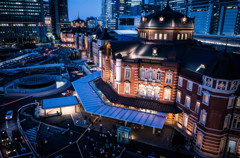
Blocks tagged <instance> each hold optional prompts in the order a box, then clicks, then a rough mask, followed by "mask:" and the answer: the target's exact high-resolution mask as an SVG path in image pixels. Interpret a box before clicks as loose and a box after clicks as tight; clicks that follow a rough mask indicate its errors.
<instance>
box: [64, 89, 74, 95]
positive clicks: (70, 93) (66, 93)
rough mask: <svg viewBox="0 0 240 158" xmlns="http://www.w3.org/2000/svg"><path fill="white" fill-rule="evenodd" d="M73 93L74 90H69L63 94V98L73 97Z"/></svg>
mask: <svg viewBox="0 0 240 158" xmlns="http://www.w3.org/2000/svg"><path fill="white" fill-rule="evenodd" d="M72 93H73V91H72V90H67V91H65V92H63V93H62V95H63V96H70V95H72Z"/></svg>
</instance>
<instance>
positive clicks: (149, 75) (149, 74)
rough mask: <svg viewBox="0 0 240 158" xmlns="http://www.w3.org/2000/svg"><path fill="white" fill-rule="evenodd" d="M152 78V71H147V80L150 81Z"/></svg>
mask: <svg viewBox="0 0 240 158" xmlns="http://www.w3.org/2000/svg"><path fill="white" fill-rule="evenodd" d="M152 79H153V72H152V71H149V72H148V80H149V81H152Z"/></svg>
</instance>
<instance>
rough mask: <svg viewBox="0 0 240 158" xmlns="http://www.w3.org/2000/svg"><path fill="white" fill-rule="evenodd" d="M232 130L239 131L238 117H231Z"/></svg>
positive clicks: (239, 121) (239, 122)
mask: <svg viewBox="0 0 240 158" xmlns="http://www.w3.org/2000/svg"><path fill="white" fill-rule="evenodd" d="M232 128H233V129H240V116H234V117H233V123H232Z"/></svg>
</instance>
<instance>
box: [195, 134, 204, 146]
mask: <svg viewBox="0 0 240 158" xmlns="http://www.w3.org/2000/svg"><path fill="white" fill-rule="evenodd" d="M202 142H203V134H202V133H201V132H198V134H197V141H196V146H197V147H199V148H200V149H201V148H202Z"/></svg>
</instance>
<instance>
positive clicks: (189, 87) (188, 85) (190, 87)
mask: <svg viewBox="0 0 240 158" xmlns="http://www.w3.org/2000/svg"><path fill="white" fill-rule="evenodd" d="M192 86H193V83H192V81H187V90H189V91H192Z"/></svg>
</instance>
